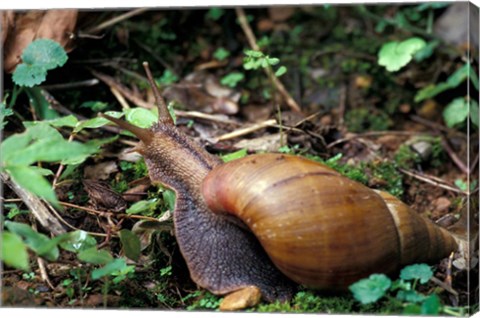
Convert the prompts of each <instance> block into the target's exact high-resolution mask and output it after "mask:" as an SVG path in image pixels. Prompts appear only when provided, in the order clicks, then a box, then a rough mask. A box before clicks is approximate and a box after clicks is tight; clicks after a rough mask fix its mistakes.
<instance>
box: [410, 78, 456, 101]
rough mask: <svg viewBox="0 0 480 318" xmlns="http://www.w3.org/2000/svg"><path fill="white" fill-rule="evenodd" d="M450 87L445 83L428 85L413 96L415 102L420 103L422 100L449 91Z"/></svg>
mask: <svg viewBox="0 0 480 318" xmlns="http://www.w3.org/2000/svg"><path fill="white" fill-rule="evenodd" d="M450 88H451V87H450V85H449V84H448V83H446V82H442V83H438V84H436V85H435V84H430V85H427V86H425V87H424V88H422V89H421V90H419V91H418V93H417V94H416V95H415V102H416V103H418V102H421V101H422V100H425V99H429V98H432V97H435V96H436V95H438V94H440V93H442V92H444V91H446V90H448V89H450Z"/></svg>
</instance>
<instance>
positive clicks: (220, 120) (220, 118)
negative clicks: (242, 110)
mask: <svg viewBox="0 0 480 318" xmlns="http://www.w3.org/2000/svg"><path fill="white" fill-rule="evenodd" d="M175 115H177V116H179V117H191V118H199V119H206V120H210V121H214V122H218V123H222V124H228V125H234V126H239V125H240V123H238V122H236V121H234V120H230V119H227V118H225V117H226V116H225V115H211V114H205V113H202V112H197V111H194V110H192V111H183V110H175Z"/></svg>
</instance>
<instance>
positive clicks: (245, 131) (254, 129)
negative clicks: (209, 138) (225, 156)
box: [215, 119, 277, 141]
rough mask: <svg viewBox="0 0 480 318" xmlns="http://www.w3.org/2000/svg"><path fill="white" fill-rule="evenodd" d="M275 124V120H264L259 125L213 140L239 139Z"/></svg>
mask: <svg viewBox="0 0 480 318" xmlns="http://www.w3.org/2000/svg"><path fill="white" fill-rule="evenodd" d="M276 123H277V121H276V120H275V119H269V120H266V121H264V122H261V123H258V124H255V125H252V126H249V127H244V128H240V129H238V130H234V131H232V132H229V133H227V134H224V135H221V136H220V137H218V138H215V140H216V141H222V140H228V139H233V138H237V137H240V136H243V135H247V134H250V133H252V132H254V131H257V130H260V129H263V128H266V127H270V126H273V125H275V124H276Z"/></svg>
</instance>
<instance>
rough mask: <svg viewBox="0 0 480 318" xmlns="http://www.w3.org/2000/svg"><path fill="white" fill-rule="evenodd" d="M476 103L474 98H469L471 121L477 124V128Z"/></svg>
mask: <svg viewBox="0 0 480 318" xmlns="http://www.w3.org/2000/svg"><path fill="white" fill-rule="evenodd" d="M478 116H479V114H478V103H477V101H476V100H474V99H471V100H470V118H471V120H472V123H473V124H474V125H475V126H477V128H478V119H479V118H478Z"/></svg>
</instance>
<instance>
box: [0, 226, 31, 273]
mask: <svg viewBox="0 0 480 318" xmlns="http://www.w3.org/2000/svg"><path fill="white" fill-rule="evenodd" d="M0 259H1V260H2V261H3V262H4V263H5V264H6V265H8V266H11V267H14V268H18V269H21V270H23V271H25V272H27V271H30V264H29V262H28V253H27V246H26V245H25V244H24V243H23V241H22V238H21V237H20V236H18V235H17V234H15V233H10V232H6V231H5V232H3V233H2V245H1V249H0Z"/></svg>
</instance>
